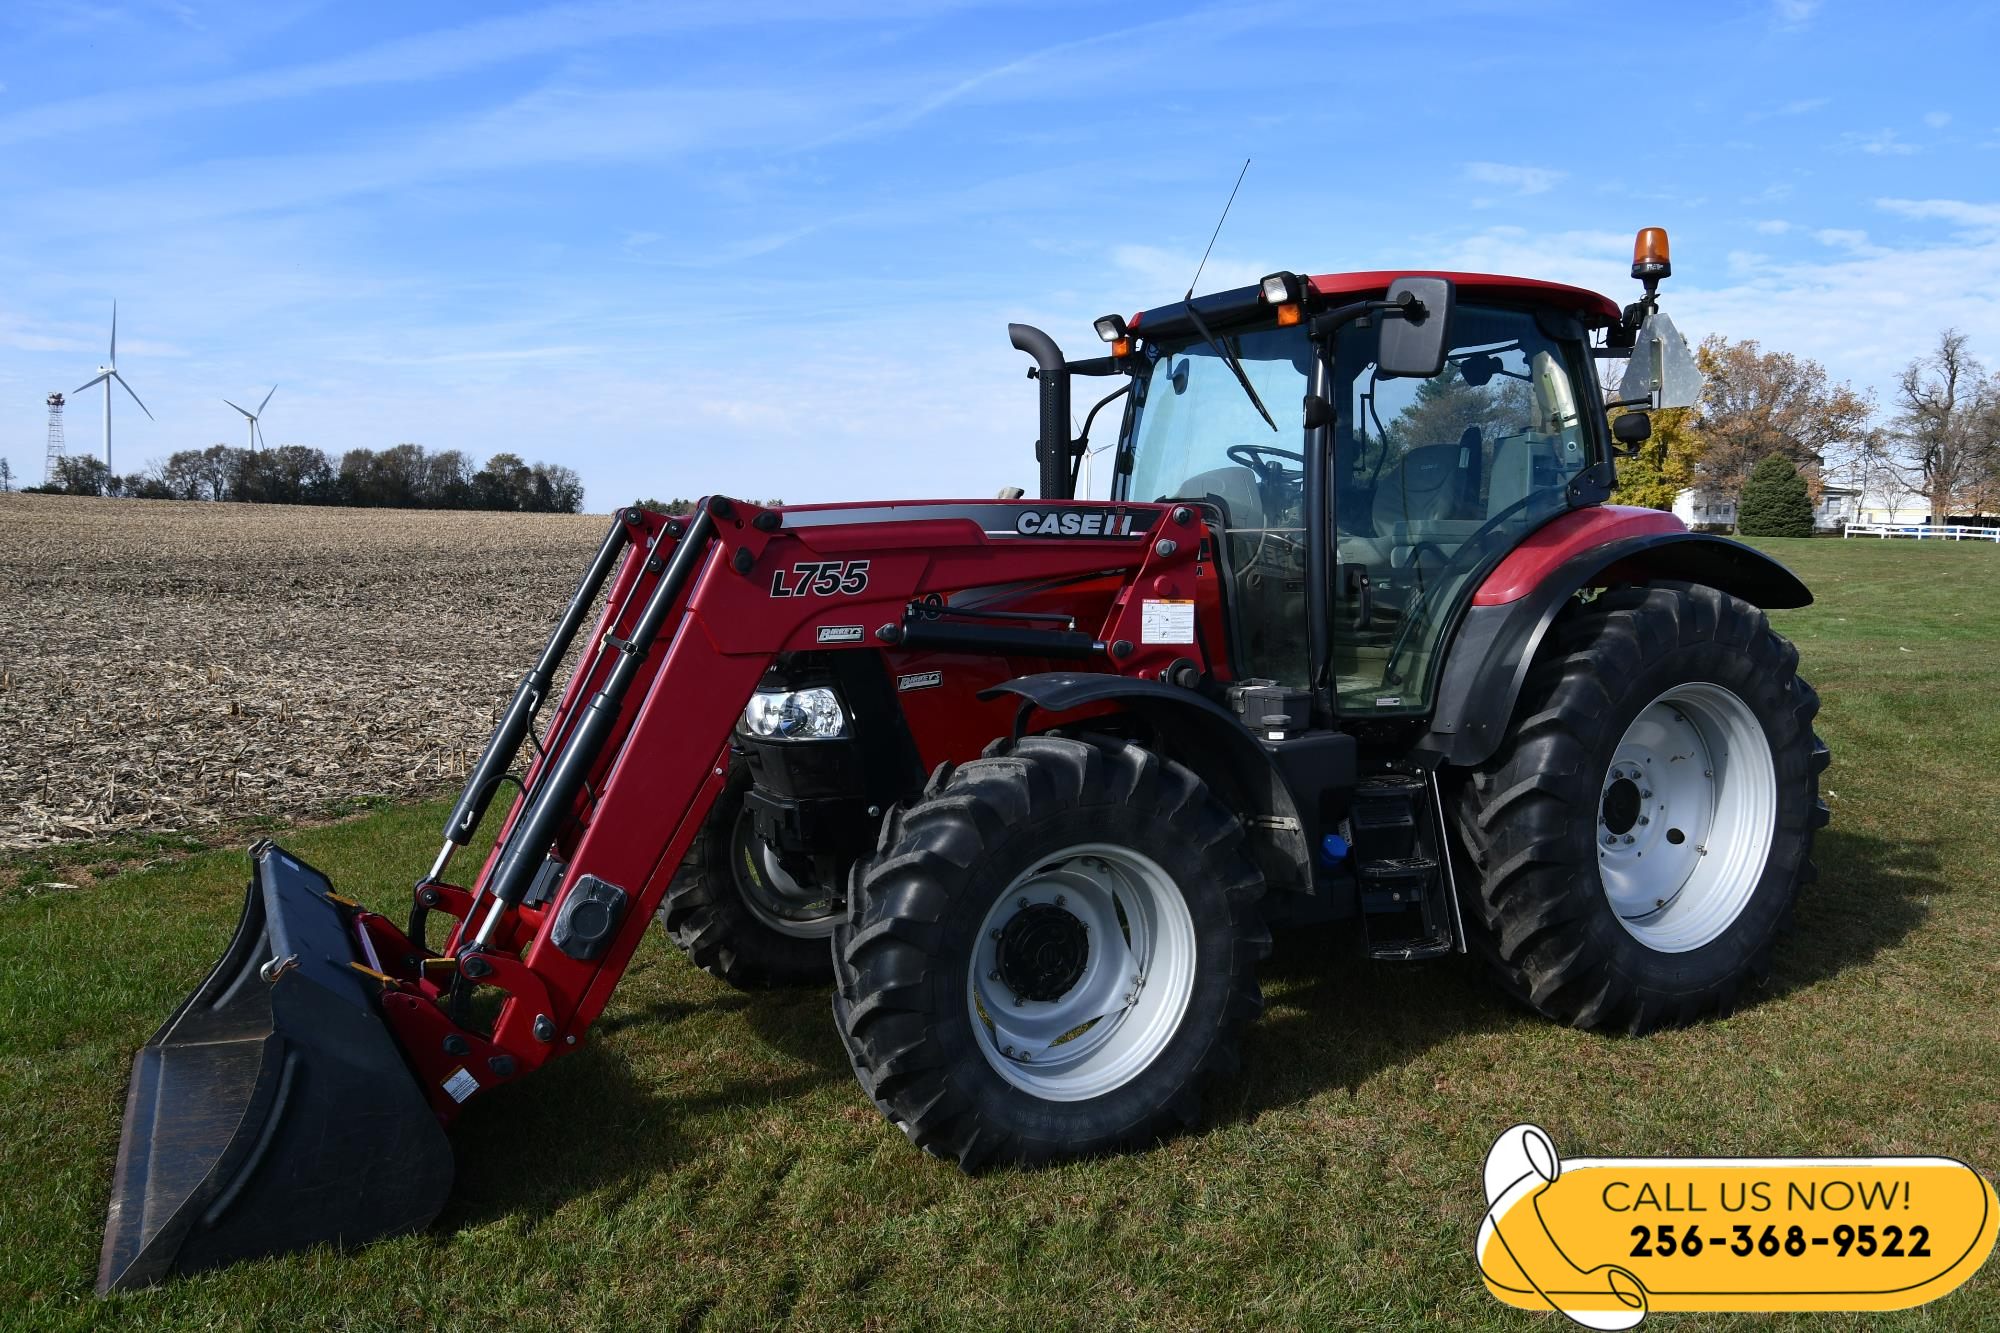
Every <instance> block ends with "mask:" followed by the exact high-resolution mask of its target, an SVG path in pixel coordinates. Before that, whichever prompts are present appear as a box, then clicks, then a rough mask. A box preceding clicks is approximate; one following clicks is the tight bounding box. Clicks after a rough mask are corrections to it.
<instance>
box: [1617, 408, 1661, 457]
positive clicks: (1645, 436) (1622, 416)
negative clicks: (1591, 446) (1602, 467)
mask: <svg viewBox="0 0 2000 1333" xmlns="http://www.w3.org/2000/svg"><path fill="white" fill-rule="evenodd" d="M1652 438H1653V419H1652V418H1651V417H1649V416H1647V415H1646V414H1645V413H1644V412H1620V413H1619V414H1618V415H1617V416H1615V417H1613V418H1612V419H1611V439H1612V443H1613V445H1614V446H1615V449H1614V452H1616V453H1617V454H1619V455H1620V456H1621V457H1625V458H1630V457H1631V456H1632V455H1633V454H1636V453H1638V452H1639V446H1640V445H1642V444H1644V443H1645V442H1646V441H1648V440H1650V439H1652Z"/></svg>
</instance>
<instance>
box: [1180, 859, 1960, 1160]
mask: <svg viewBox="0 0 2000 1333" xmlns="http://www.w3.org/2000/svg"><path fill="white" fill-rule="evenodd" d="M1814 860H1815V861H1816V862H1817V864H1818V866H1819V872H1820V873H1819V880H1818V882H1817V883H1815V884H1810V885H1807V886H1805V888H1804V889H1803V890H1802V891H1801V893H1800V897H1799V905H1798V908H1797V911H1796V918H1795V924H1794V926H1793V929H1792V930H1791V931H1790V932H1789V933H1788V934H1786V935H1784V936H1782V937H1780V939H1779V941H1778V944H1777V948H1776V949H1775V951H1774V953H1773V957H1772V964H1771V972H1770V975H1769V976H1767V977H1766V978H1764V979H1763V980H1762V981H1761V982H1758V983H1756V984H1754V985H1752V986H1751V987H1750V988H1749V989H1748V990H1747V991H1746V992H1745V994H1744V995H1743V996H1742V997H1741V998H1740V999H1739V1000H1738V1003H1737V1012H1738V1013H1748V1012H1753V1011H1756V1010H1759V1009H1762V1008H1764V1007H1765V1006H1767V1005H1778V1004H1782V1003H1783V1002H1784V999H1785V997H1786V996H1788V995H1790V994H1792V993H1794V992H1798V991H1803V990H1807V989H1810V988H1811V987H1813V986H1815V985H1818V984H1819V983H1821V982H1823V981H1826V980H1828V979H1829V978H1831V977H1834V976H1837V975H1838V974H1840V973H1842V972H1845V971H1847V970H1849V969H1851V968H1856V967H1862V966H1865V965H1867V964H1868V963H1869V962H1870V961H1871V960H1873V959H1874V958H1875V957H1876V956H1877V955H1878V954H1880V953H1881V952H1882V951H1884V950H1885V949H1889V948H1893V947H1894V946H1895V945H1897V944H1898V943H1900V942H1901V941H1902V940H1903V939H1904V938H1905V937H1907V936H1908V935H1909V934H1910V933H1911V932H1912V931H1914V930H1916V929H1917V927H1918V926H1919V925H1921V924H1922V922H1923V921H1924V919H1925V917H1926V915H1927V914H1928V912H1929V910H1930V908H1929V906H1928V905H1927V902H1926V900H1927V899H1929V898H1931V897H1933V896H1937V895H1943V894H1948V893H1950V892H1951V891H1952V890H1951V889H1950V887H1949V886H1948V885H1947V884H1945V882H1944V881H1943V879H1942V878H1941V871H1942V863H1941V861H1940V858H1939V856H1938V853H1937V851H1936V850H1935V848H1933V847H1932V846H1931V845H1930V844H1929V843H1926V842H1918V841H1889V840H1886V839H1882V838H1876V837H1871V836H1868V835H1866V834H1860V833H1852V832H1846V831H1842V830H1836V829H1825V830H1822V831H1821V832H1820V834H1819V836H1818V838H1817V842H1816V846H1815V856H1814ZM1276 934H1277V937H1278V943H1277V946H1276V947H1275V949H1274V950H1273V952H1272V955H1271V957H1270V959H1269V960H1268V961H1267V962H1266V963H1265V965H1264V968H1263V970H1262V972H1261V974H1260V976H1261V980H1262V982H1263V987H1264V997H1265V1007H1264V1014H1263V1016H1262V1017H1261V1018H1260V1019H1259V1020H1258V1021H1257V1022H1256V1023H1255V1024H1253V1025H1252V1027H1251V1028H1250V1031H1249V1032H1248V1034H1247V1035H1246V1038H1245V1043H1244V1052H1243V1068H1244V1073H1243V1076H1242V1079H1241V1086H1240V1087H1233V1088H1220V1089H1217V1090H1216V1091H1215V1092H1214V1093H1213V1094H1212V1097H1211V1115H1212V1116H1213V1117H1214V1118H1215V1119H1217V1120H1230V1121H1247V1120H1251V1119H1254V1118H1256V1116H1257V1115H1258V1114H1260V1113H1261V1112H1263V1111H1267V1110H1272V1109H1276V1108H1279V1107H1283V1106H1287V1105H1290V1104H1293V1103H1296V1102H1301V1101H1305V1100H1307V1099H1309V1098H1311V1097H1314V1096H1316V1095H1318V1094H1320V1093H1323V1092H1326V1091H1329V1090H1333V1089H1342V1088H1344V1089H1347V1090H1349V1091H1352V1090H1354V1089H1356V1088H1358V1087H1360V1086H1361V1084H1362V1083H1364V1082H1365V1081H1366V1080H1368V1079H1369V1078H1370V1077H1371V1076H1373V1075H1375V1074H1378V1073H1380V1072H1383V1071H1385V1070H1390V1069H1395V1068H1399V1067H1402V1066H1406V1065H1409V1064H1412V1063H1414V1062H1416V1061H1418V1060H1420V1059H1422V1058H1423V1057H1424V1055H1425V1053H1426V1052H1428V1051H1430V1050H1432V1049H1433V1048H1434V1047H1437V1046H1440V1045H1443V1044H1445V1043H1448V1042H1451V1041H1453V1040H1455V1039H1457V1038H1461V1037H1464V1036H1467V1035H1471V1034H1476V1033H1488V1032H1498V1031H1504V1030H1506V1029H1508V1028H1512V1027H1515V1026H1518V1025H1520V1024H1522V1023H1541V1022H1544V1021H1545V1020H1543V1019H1542V1018H1540V1017H1539V1016H1538V1015H1536V1014H1535V1013H1534V1012H1533V1011H1532V1010H1530V1009H1528V1008H1527V1007H1526V1006H1525V1005H1521V1004H1518V1003H1516V1002H1515V1001H1514V1000H1512V999H1511V998H1509V997H1508V996H1507V995H1505V994H1504V993H1503V992H1502V991H1501V990H1500V989H1499V987H1498V986H1497V985H1496V984H1495V983H1494V982H1493V981H1492V980H1490V979H1489V978H1488V976H1487V973H1486V969H1485V966H1484V964H1483V963H1481V962H1480V961H1479V960H1478V959H1477V958H1476V957H1471V956H1458V955H1454V956H1452V957H1449V958H1444V959H1440V960H1438V961H1436V962H1429V963H1413V964H1396V963H1373V962H1369V961H1368V960H1367V959H1365V958H1363V957H1362V956H1361V952H1360V947H1361V946H1360V942H1359V935H1358V927H1356V926H1355V925H1354V924H1353V923H1348V922H1343V923H1338V924H1334V925H1327V926H1310V927H1301V928H1290V929H1281V930H1279V931H1278V932H1276ZM1596 1039H1597V1040H1603V1041H1626V1040H1632V1039H1631V1038H1628V1037H1626V1036H1624V1035H1623V1034H1620V1033H1606V1034H1602V1035H1601V1036H1600V1037H1597V1038H1596Z"/></svg>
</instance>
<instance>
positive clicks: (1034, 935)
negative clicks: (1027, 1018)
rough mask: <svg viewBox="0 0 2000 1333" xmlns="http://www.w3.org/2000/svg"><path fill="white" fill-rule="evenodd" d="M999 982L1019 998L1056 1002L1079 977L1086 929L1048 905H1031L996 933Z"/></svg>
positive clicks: (1086, 953)
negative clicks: (998, 938)
mask: <svg viewBox="0 0 2000 1333" xmlns="http://www.w3.org/2000/svg"><path fill="white" fill-rule="evenodd" d="M995 953H996V958H995V963H996V966H997V967H998V968H999V971H1000V981H1001V984H1003V985H1005V986H1007V987H1009V988H1011V989H1012V990H1013V992H1014V994H1016V995H1018V996H1020V997H1021V998H1022V999H1024V1000H1059V999H1061V998H1062V997H1063V996H1065V995H1067V994H1069V991H1070V988H1071V987H1072V986H1074V985H1076V983H1077V980H1078V978H1080V977H1082V976H1083V967H1084V964H1085V963H1086V962H1087V961H1088V960H1089V958H1090V932H1089V931H1087V930H1085V929H1084V926H1083V922H1081V921H1079V920H1077V919H1076V917H1075V916H1074V915H1072V914H1071V913H1070V912H1068V911H1066V910H1065V909H1063V908H1061V907H1058V906H1056V905H1055V904H1054V903H1031V904H1029V905H1028V906H1027V907H1025V908H1023V909H1022V910H1021V911H1020V912H1018V913H1016V914H1015V916H1014V919H1013V920H1011V921H1009V922H1008V923H1007V925H1006V927H1005V928H1004V929H1003V930H1002V931H1001V932H1000V941H999V948H998V949H997V950H996V951H995Z"/></svg>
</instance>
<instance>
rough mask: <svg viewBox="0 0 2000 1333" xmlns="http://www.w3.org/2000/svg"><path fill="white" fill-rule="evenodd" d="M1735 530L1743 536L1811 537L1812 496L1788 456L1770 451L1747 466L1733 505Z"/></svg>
mask: <svg viewBox="0 0 2000 1333" xmlns="http://www.w3.org/2000/svg"><path fill="white" fill-rule="evenodd" d="M1736 530H1737V531H1738V532H1740V533H1742V534H1743V535H1744V536H1745V537H1810V536H1812V534H1813V507H1812V497H1811V496H1809V495H1807V494H1806V479H1805V478H1804V477H1802V476H1800V475H1799V470H1798V469H1797V468H1795V467H1793V466H1792V464H1791V461H1790V460H1789V459H1786V458H1783V457H1781V456H1780V455H1777V454H1772V455H1770V456H1769V457H1767V458H1765V459H1764V460H1763V461H1762V462H1760V463H1758V464H1757V466H1756V467H1755V468H1752V469H1751V471H1750V480H1748V481H1746V482H1744V483H1743V495H1742V498H1741V499H1739V500H1738V501H1737V504H1736Z"/></svg>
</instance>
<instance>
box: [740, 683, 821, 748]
mask: <svg viewBox="0 0 2000 1333" xmlns="http://www.w3.org/2000/svg"><path fill="white" fill-rule="evenodd" d="M743 729H744V730H745V731H747V732H749V733H750V734H751V735H752V736H761V737H763V738H765V739H766V740H779V741H831V740H839V739H840V738H841V737H843V736H845V735H847V714H846V712H845V711H843V710H842V708H841V706H840V696H839V695H837V694H835V693H834V692H833V691H832V690H831V689H829V688H827V687H826V686H824V685H815V686H813V687H811V688H810V689H804V690H769V691H763V692H760V693H757V694H753V695H751V696H750V706H749V707H748V708H746V709H744V710H743Z"/></svg>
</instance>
